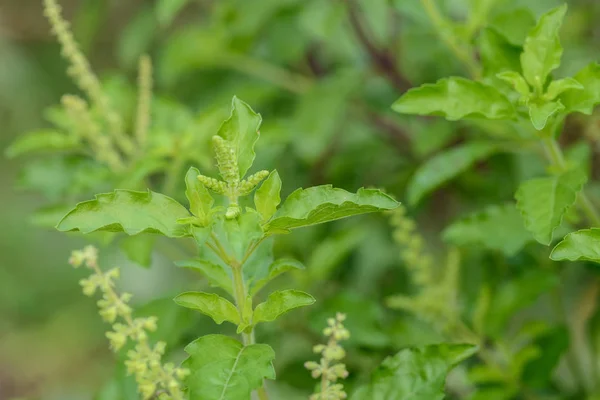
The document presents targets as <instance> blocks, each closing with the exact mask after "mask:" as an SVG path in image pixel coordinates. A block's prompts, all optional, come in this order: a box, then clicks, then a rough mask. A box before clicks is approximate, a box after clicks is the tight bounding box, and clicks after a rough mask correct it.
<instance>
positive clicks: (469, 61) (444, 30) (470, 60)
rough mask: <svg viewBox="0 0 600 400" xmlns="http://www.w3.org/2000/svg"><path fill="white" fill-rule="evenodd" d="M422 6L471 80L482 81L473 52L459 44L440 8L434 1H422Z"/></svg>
mask: <svg viewBox="0 0 600 400" xmlns="http://www.w3.org/2000/svg"><path fill="white" fill-rule="evenodd" d="M421 5H422V6H423V8H424V9H425V12H426V13H427V16H428V17H429V19H430V20H431V22H432V23H433V26H434V27H435V29H436V31H437V33H438V35H439V37H440V39H442V41H444V42H445V43H446V45H447V46H448V48H449V49H450V50H451V51H452V52H453V53H454V54H455V55H456V57H457V58H458V59H459V60H460V61H461V62H462V63H463V64H464V65H465V67H466V68H467V70H468V71H469V75H471V78H473V79H475V80H479V79H481V69H480V67H479V65H478V64H477V61H476V60H475V58H474V57H473V55H472V54H471V51H469V50H468V49H466V48H465V47H464V46H463V45H461V44H460V43H459V42H458V40H457V37H456V35H454V32H452V27H451V26H450V22H449V21H448V20H447V19H446V18H444V16H443V15H442V13H441V12H440V10H439V9H438V7H437V6H436V5H435V3H434V0H421Z"/></svg>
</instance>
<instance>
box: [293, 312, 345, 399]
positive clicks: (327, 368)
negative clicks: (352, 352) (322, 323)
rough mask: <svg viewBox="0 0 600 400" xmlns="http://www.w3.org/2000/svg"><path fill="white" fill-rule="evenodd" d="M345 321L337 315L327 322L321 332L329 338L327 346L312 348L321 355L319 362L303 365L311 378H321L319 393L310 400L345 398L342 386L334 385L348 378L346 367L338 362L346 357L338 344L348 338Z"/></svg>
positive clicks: (343, 316) (319, 345)
mask: <svg viewBox="0 0 600 400" xmlns="http://www.w3.org/2000/svg"><path fill="white" fill-rule="evenodd" d="M345 319H346V315H344V314H341V313H338V314H337V315H336V317H335V318H329V319H328V320H327V328H325V329H324V330H323V334H324V335H325V336H327V337H328V338H329V340H328V341H327V344H318V345H316V346H314V347H313V351H314V352H315V353H317V354H320V355H321V361H320V362H318V363H317V362H314V361H307V362H306V363H305V364H304V367H305V368H306V369H308V370H309V371H311V375H312V377H313V378H315V379H317V378H321V388H320V390H319V393H315V394H313V395H311V397H310V400H341V399H345V398H346V397H347V395H346V392H345V391H344V386H343V385H342V384H340V383H336V382H337V380H338V379H345V378H347V377H348V371H347V370H346V365H345V364H343V363H340V362H339V361H341V360H342V359H344V357H345V356H346V351H345V350H344V349H343V347H342V346H341V345H340V344H339V342H341V341H343V340H347V339H349V338H350V332H348V330H347V329H346V328H345V327H344V325H343V322H344V320H345Z"/></svg>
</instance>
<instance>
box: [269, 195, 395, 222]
mask: <svg viewBox="0 0 600 400" xmlns="http://www.w3.org/2000/svg"><path fill="white" fill-rule="evenodd" d="M398 204H399V203H398V202H397V201H396V200H394V199H393V198H391V197H390V196H388V195H387V194H385V193H383V192H381V191H380V190H375V189H365V188H361V189H358V192H357V193H356V194H354V193H350V192H347V191H345V190H343V189H337V188H333V187H332V186H331V185H323V186H314V187H311V188H308V189H297V190H295V191H294V192H293V193H292V194H291V195H289V196H288V198H287V199H285V202H284V203H283V205H282V206H281V207H280V208H279V210H277V212H276V213H275V215H274V216H273V219H271V221H270V222H269V223H268V224H267V225H266V227H265V232H266V233H270V234H272V233H277V232H282V231H283V232H285V231H288V230H290V229H294V228H301V227H305V226H310V225H316V224H321V223H324V222H329V221H334V220H337V219H340V218H345V217H350V216H353V215H359V214H365V213H370V212H375V211H383V210H392V209H394V208H396V207H397V206H398Z"/></svg>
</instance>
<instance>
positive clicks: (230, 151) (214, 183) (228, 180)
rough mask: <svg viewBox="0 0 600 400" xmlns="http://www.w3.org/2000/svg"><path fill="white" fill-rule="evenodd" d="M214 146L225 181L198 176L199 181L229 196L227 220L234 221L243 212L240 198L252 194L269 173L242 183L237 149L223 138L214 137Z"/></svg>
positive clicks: (251, 177) (259, 172) (255, 176)
mask: <svg viewBox="0 0 600 400" xmlns="http://www.w3.org/2000/svg"><path fill="white" fill-rule="evenodd" d="M213 144H214V148H215V155H216V159H217V165H218V167H219V172H220V174H221V177H222V178H223V179H224V181H220V180H218V179H215V178H211V177H208V176H205V175H198V180H199V181H200V183H202V184H203V185H204V186H205V187H206V188H208V189H210V190H212V191H213V192H215V193H217V194H221V195H224V196H227V198H228V199H229V206H228V207H227V211H226V212H225V218H227V219H234V218H237V216H238V215H240V213H241V212H242V210H241V208H240V206H239V205H238V197H240V196H245V195H247V194H249V193H250V192H252V191H253V190H254V189H255V188H256V186H258V184H259V183H260V182H262V181H263V180H264V179H265V178H266V177H267V176H269V171H266V170H262V171H258V172H257V173H255V174H253V175H250V176H249V177H248V178H247V179H244V180H242V181H240V175H239V174H240V173H239V168H238V164H237V159H236V153H235V149H234V148H233V147H232V146H231V144H230V143H229V142H228V141H227V140H225V139H223V138H222V137H221V136H213Z"/></svg>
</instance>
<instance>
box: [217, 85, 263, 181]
mask: <svg viewBox="0 0 600 400" xmlns="http://www.w3.org/2000/svg"><path fill="white" fill-rule="evenodd" d="M261 121H262V118H261V116H260V114H257V113H255V112H254V111H253V110H252V108H250V106H249V105H248V104H246V103H244V102H243V101H242V100H240V99H238V98H237V97H235V96H234V97H233V101H232V109H231V116H230V117H229V118H228V119H227V120H225V122H223V124H222V125H221V127H220V128H219V132H218V135H219V136H221V137H222V138H223V139H225V140H227V141H229V142H230V143H231V144H232V145H233V148H234V151H235V154H236V157H237V162H238V167H239V170H240V179H242V178H243V177H244V176H245V175H246V172H248V169H250V167H251V166H252V163H253V162H254V157H255V156H256V153H254V144H255V143H256V141H257V140H258V136H259V132H258V128H259V127H260V124H261Z"/></svg>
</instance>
